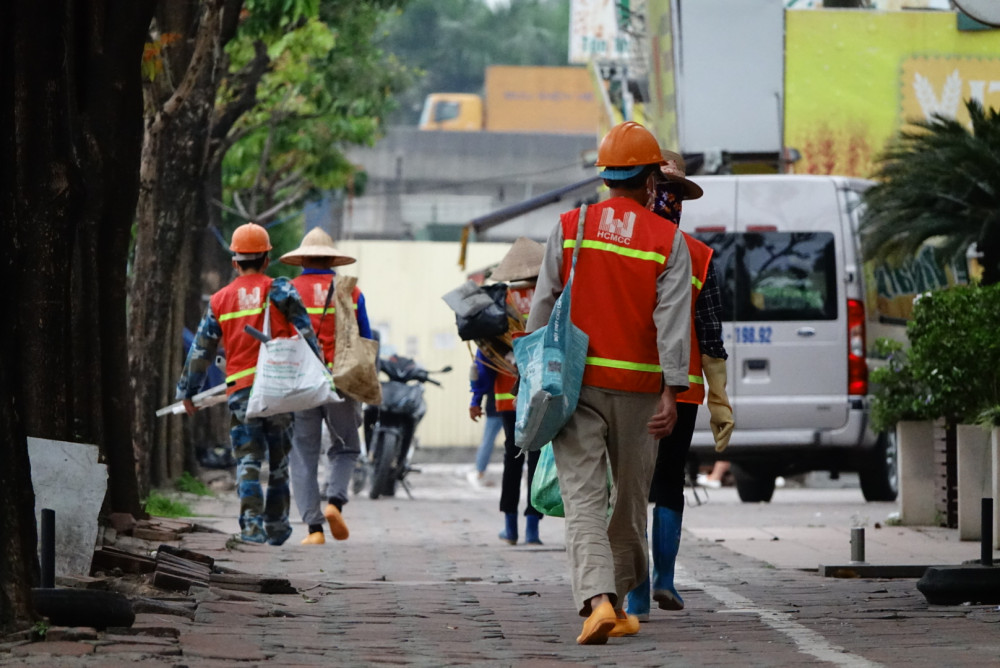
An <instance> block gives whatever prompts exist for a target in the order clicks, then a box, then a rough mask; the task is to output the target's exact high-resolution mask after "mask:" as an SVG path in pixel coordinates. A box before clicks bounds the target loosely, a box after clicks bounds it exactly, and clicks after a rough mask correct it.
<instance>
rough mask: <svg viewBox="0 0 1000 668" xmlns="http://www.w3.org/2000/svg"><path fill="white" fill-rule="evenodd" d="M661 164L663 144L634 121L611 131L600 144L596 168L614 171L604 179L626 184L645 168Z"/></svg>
mask: <svg viewBox="0 0 1000 668" xmlns="http://www.w3.org/2000/svg"><path fill="white" fill-rule="evenodd" d="M661 162H663V155H662V154H661V153H660V144H659V142H657V141H656V137H654V136H653V133H652V132H650V131H649V130H647V129H646V128H644V127H643V126H641V125H639V124H638V123H636V122H635V121H625V122H624V123H619V124H618V125H616V126H615V127H613V128H611V130H610V131H609V132H608V134H606V135H605V136H604V139H602V140H601V145H600V147H599V148H598V149H597V162H596V163H595V164H596V165H597V166H598V167H609V168H611V169H605V170H604V171H603V172H601V176H603V177H604V178H606V179H611V180H625V179H628V178H631V177H632V176H635V175H636V174H638V173H639V172H641V171H642V167H645V166H646V165H658V164H660V163H661ZM623 167H624V168H626V169H621V168H623Z"/></svg>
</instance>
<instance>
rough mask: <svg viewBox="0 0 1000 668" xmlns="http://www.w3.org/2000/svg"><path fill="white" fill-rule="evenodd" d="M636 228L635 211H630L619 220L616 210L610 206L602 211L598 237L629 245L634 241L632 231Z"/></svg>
mask: <svg viewBox="0 0 1000 668" xmlns="http://www.w3.org/2000/svg"><path fill="white" fill-rule="evenodd" d="M634 230H635V213H634V212H632V211H629V212H628V213H626V214H625V216H624V217H623V218H622V219H621V220H618V219H617V218H615V212H614V211H613V210H612V209H610V208H608V209H605V210H604V211H603V212H601V223H600V226H599V227H598V228H597V238H598V239H605V240H607V241H613V242H615V243H618V244H624V245H626V246H628V245H630V244H631V243H632V232H633V231H634Z"/></svg>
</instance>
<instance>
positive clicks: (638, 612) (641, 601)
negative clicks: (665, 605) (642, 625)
mask: <svg viewBox="0 0 1000 668" xmlns="http://www.w3.org/2000/svg"><path fill="white" fill-rule="evenodd" d="M625 612H627V613H628V614H630V615H635V616H636V617H638V618H639V621H640V622H648V621H649V575H647V576H646V577H644V578H643V579H642V582H640V583H639V584H638V585H637V586H636V588H635V589H633V590H632V591H630V592H629V593H628V596H626V597H625Z"/></svg>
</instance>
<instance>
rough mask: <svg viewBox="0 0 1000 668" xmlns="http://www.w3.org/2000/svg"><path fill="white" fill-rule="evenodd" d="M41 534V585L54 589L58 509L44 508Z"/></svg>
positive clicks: (44, 587)
mask: <svg viewBox="0 0 1000 668" xmlns="http://www.w3.org/2000/svg"><path fill="white" fill-rule="evenodd" d="M41 534H42V535H41V543H42V555H41V563H40V565H41V567H42V574H41V575H42V582H41V585H42V588H43V589H52V588H53V587H55V586H56V511H54V510H52V509H51V508H42V527H41Z"/></svg>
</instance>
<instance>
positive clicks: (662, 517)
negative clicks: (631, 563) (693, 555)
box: [653, 506, 684, 610]
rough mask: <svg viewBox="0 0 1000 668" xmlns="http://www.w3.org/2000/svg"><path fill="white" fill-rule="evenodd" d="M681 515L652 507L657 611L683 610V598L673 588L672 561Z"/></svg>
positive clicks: (677, 542) (674, 559) (677, 539)
mask: <svg viewBox="0 0 1000 668" xmlns="http://www.w3.org/2000/svg"><path fill="white" fill-rule="evenodd" d="M681 517H682V514H681V513H679V512H677V511H676V510H671V509H670V508H663V507H661V506H654V507H653V600H654V601H656V602H657V603H658V604H659V606H660V610H683V609H684V599H682V598H681V595H680V594H678V593H677V589H675V588H674V562H676V561H677V551H678V549H680V546H681Z"/></svg>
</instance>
